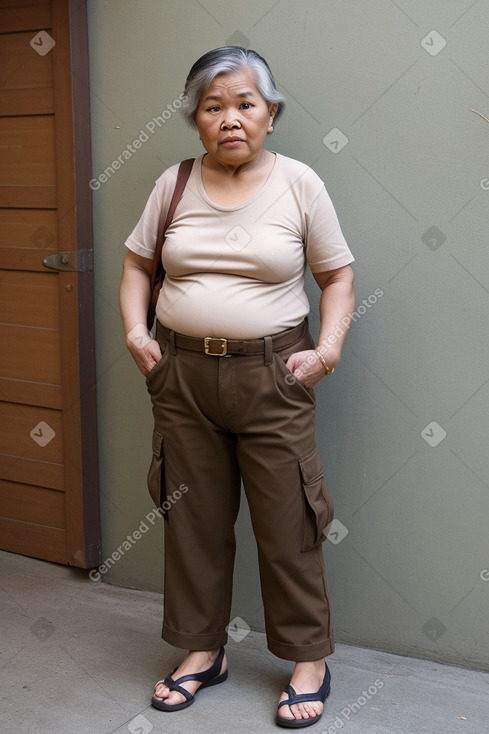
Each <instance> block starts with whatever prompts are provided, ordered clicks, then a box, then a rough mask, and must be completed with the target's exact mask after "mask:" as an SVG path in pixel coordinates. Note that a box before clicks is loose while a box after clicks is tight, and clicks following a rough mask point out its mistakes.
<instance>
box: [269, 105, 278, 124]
mask: <svg viewBox="0 0 489 734" xmlns="http://www.w3.org/2000/svg"><path fill="white" fill-rule="evenodd" d="M277 110H278V104H277V103H276V102H274V103H273V104H271V105H270V107H269V112H270V122H273V118H274V117H275V115H276V114H277Z"/></svg>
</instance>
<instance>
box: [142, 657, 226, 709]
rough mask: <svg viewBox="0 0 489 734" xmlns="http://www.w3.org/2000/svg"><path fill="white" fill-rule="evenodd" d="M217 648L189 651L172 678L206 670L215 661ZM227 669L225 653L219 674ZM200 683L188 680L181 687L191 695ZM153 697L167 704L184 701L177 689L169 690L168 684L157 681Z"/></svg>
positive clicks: (175, 678)
mask: <svg viewBox="0 0 489 734" xmlns="http://www.w3.org/2000/svg"><path fill="white" fill-rule="evenodd" d="M220 649H221V648H219V647H218V648H217V650H204V651H203V652H197V651H190V652H189V654H188V655H187V657H186V658H185V660H184V661H183V663H182V664H181V665H180V667H178V668H177V669H176V670H175V672H174V673H173V675H172V678H173V680H177V678H181V677H182V676H184V675H191V674H192V673H203V672H204V670H208V669H209V668H210V667H211V666H212V665H213V664H214V663H215V661H216V659H217V656H218V655H219V651H220ZM226 669H227V660H226V655H224V658H223V661H222V665H221V670H220V671H219V675H221V673H224V671H225V670H226ZM201 685H202V683H199V681H196V680H188V681H185V682H184V683H183V684H182V688H185V690H186V691H188V692H189V693H190V694H191V695H192V696H194V695H195V693H196V691H197V690H198V689H199V688H200V686H201ZM155 698H157V699H158V700H160V701H164V702H165V703H167V704H168V705H169V706H175V705H176V704H179V703H185V700H186V699H185V697H184V695H183V694H182V693H179V692H178V691H170V689H169V688H168V686H165V684H164V683H162V682H159V683H157V684H156V686H155Z"/></svg>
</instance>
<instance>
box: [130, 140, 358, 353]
mask: <svg viewBox="0 0 489 734" xmlns="http://www.w3.org/2000/svg"><path fill="white" fill-rule="evenodd" d="M203 157H204V155H201V156H200V157H199V158H197V159H196V161H195V163H194V166H193V169H192V173H191V175H190V178H189V180H188V183H187V186H186V188H185V191H184V194H183V196H182V198H181V200H180V202H179V204H178V206H177V208H176V210H175V216H174V219H173V222H172V223H171V225H170V226H169V228H168V230H167V233H166V240H165V244H164V247H163V264H164V267H165V270H166V277H165V280H164V283H163V287H162V290H161V292H160V296H159V299H158V303H157V306H156V316H157V318H158V320H159V321H160V322H161V323H162V324H164V326H167V327H168V328H170V329H173V330H174V331H177V332H180V333H181V334H188V335H189V336H199V337H204V336H216V337H227V338H229V339H254V338H258V337H262V336H266V335H268V334H276V333H278V332H280V331H283V330H284V329H289V328H291V327H293V326H297V324H299V323H300V322H301V321H302V320H303V319H304V317H305V316H307V314H308V313H309V302H308V299H307V296H306V293H305V291H304V272H305V266H306V263H307V264H308V265H309V267H310V269H311V271H312V272H313V273H321V272H324V271H328V270H334V269H336V268H340V267H343V266H344V265H348V264H349V263H351V262H352V261H353V259H354V258H353V256H352V254H351V252H350V250H349V248H348V245H347V244H346V242H345V238H344V237H343V234H342V232H341V229H340V225H339V223H338V218H337V216H336V213H335V210H334V208H333V204H332V202H331V199H330V198H329V196H328V194H327V192H326V189H325V187H324V184H323V182H322V181H321V179H320V178H319V177H318V176H317V174H316V173H315V172H314V171H313V170H312V169H311V168H309V167H308V166H306V165H305V164H303V163H300V162H299V161H296V160H293V159H292V158H287V157H285V156H283V155H280V154H276V159H275V164H274V167H273V169H272V171H271V173H270V176H269V177H268V179H267V181H266V183H265V184H264V186H263V187H262V188H261V189H260V190H259V191H258V193H257V194H256V195H255V196H254V197H253V198H252V199H250V200H249V201H248V202H246V203H245V204H241V205H239V206H234V207H224V206H219V205H218V204H215V203H214V202H212V201H211V200H210V199H209V197H208V196H207V194H206V192H205V190H204V186H203V184H202V175H201V168H202V159H203ZM177 170H178V165H176V166H172V167H171V168H169V169H168V170H166V171H165V173H163V175H162V176H160V178H159V179H158V180H157V181H156V185H155V188H154V189H153V192H152V193H151V196H150V197H149V199H148V202H147V204H146V207H145V209H144V212H143V214H142V216H141V219H140V220H139V222H138V224H137V225H136V227H135V229H134V231H133V232H132V234H131V235H130V236H129V238H128V239H127V240H126V243H125V244H126V246H127V247H128V248H129V249H130V250H132V251H133V252H135V253H136V254H138V255H141V256H142V257H147V258H153V257H154V249H155V242H156V233H157V228H158V219H159V212H160V208H161V207H162V206H163V207H165V211H167V210H168V207H169V204H170V199H171V195H172V193H173V189H174V186H175V181H176V175H177Z"/></svg>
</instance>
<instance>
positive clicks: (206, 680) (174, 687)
mask: <svg viewBox="0 0 489 734" xmlns="http://www.w3.org/2000/svg"><path fill="white" fill-rule="evenodd" d="M223 659H224V647H221V649H220V650H219V655H218V656H217V658H216V661H215V663H214V664H213V665H212V666H211V667H210V668H208V669H207V670H204V671H202V673H192V674H191V675H182V677H181V678H177V680H173V678H172V675H173V673H174V672H175V670H176V669H177V668H173V670H172V672H171V673H170V675H168V676H167V677H166V678H165V680H163V681H162V680H160V681H158V683H157V684H156V685H158V684H159V683H164V684H165V686H168V688H169V689H170V691H178V693H181V694H182V696H185V699H186V700H185V701H183V703H175V704H173V705H171V704H169V703H165V701H164V700H163V699H162V698H157V697H156V696H153V698H152V699H151V705H152V706H154V707H155V708H156V709H159V710H160V711H181V710H182V709H186V708H187V706H191V705H192V704H193V702H194V700H195V696H196V695H197V693H198V692H199V691H200V690H201V688H208V687H209V686H216V685H217V684H218V683H223V682H224V681H225V680H226V678H227V677H228V671H227V670H225V671H224V673H221V674H220V675H219V671H220V670H221V665H222V661H223ZM177 667H178V666H177ZM188 680H196V681H198V682H199V683H202V685H201V686H199V688H198V689H197V690H196V692H195V694H194V695H192V694H191V693H189V692H188V691H186V690H185V688H182V686H181V684H182V683H185V681H188ZM155 687H156V686H155Z"/></svg>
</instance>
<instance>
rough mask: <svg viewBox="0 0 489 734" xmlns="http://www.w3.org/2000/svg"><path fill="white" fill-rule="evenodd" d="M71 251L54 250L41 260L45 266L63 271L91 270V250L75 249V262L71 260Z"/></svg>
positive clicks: (85, 271) (87, 271)
mask: <svg viewBox="0 0 489 734" xmlns="http://www.w3.org/2000/svg"><path fill="white" fill-rule="evenodd" d="M73 259H74V258H73V253H71V252H55V253H54V255H48V256H47V257H45V258H44V259H43V261H42V264H43V265H44V267H45V268H50V269H51V270H62V271H64V272H70V273H73V272H76V273H89V272H91V271H92V270H93V250H77V251H76V264H75V262H73Z"/></svg>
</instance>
